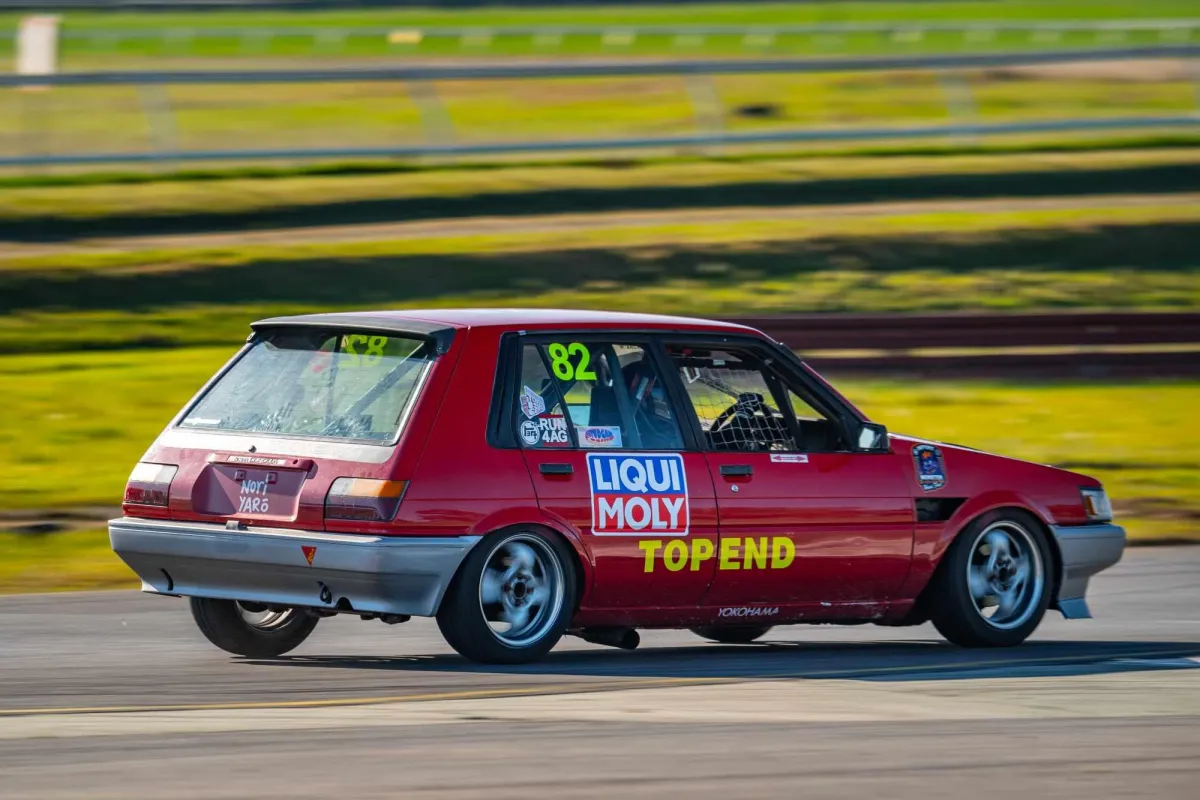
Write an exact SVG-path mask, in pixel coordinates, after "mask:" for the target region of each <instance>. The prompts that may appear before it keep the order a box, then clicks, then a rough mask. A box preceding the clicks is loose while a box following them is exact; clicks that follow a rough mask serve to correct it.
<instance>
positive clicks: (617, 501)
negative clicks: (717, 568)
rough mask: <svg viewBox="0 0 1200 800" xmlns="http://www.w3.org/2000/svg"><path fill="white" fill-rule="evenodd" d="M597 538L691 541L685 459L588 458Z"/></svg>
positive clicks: (674, 455) (599, 455) (602, 455)
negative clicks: (681, 538) (678, 538)
mask: <svg viewBox="0 0 1200 800" xmlns="http://www.w3.org/2000/svg"><path fill="white" fill-rule="evenodd" d="M587 467H588V482H589V483H590V485H591V494H592V533H594V534H595V535H597V536H644V535H648V534H649V535H655V536H687V534H688V522H689V519H690V509H689V508H688V490H687V476H686V474H685V473H684V471H683V456H681V455H679V454H678V453H671V454H665V453H664V454H662V455H624V454H620V455H619V454H616V453H611V454H610V453H588V455H587Z"/></svg>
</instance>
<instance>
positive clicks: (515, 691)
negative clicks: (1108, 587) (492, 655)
mask: <svg viewBox="0 0 1200 800" xmlns="http://www.w3.org/2000/svg"><path fill="white" fill-rule="evenodd" d="M1197 653H1200V643H1197V645H1196V647H1194V648H1175V649H1172V650H1151V651H1145V652H1122V653H1107V654H1089V655H1077V656H1047V657H1046V658H1034V659H1023V660H1019V661H1004V660H995V659H993V660H989V661H962V662H956V663H947V664H934V665H924V666H921V665H917V666H913V665H907V666H893V667H865V668H863V669H837V670H815V671H810V672H784V673H776V674H765V675H737V676H727V677H709V678H642V679H629V680H620V681H593V682H590V683H577V684H571V683H567V684H552V685H547V686H522V687H512V688H508V689H467V690H459V691H452V692H426V693H419V694H402V695H383V696H377V697H343V698H325V699H320V700H278V701H273V700H265V701H257V702H254V701H251V702H227V703H180V704H175V705H145V706H78V707H66V708H9V709H0V717H22V716H35V715H71V714H129V713H139V712H154V711H237V710H246V709H251V710H253V709H289V708H337V707H343V706H364V705H381V704H384V703H414V702H429V701H435V700H470V699H476V700H480V699H483V700H487V699H493V698H500V697H522V696H530V695H551V694H585V693H590V692H603V691H613V690H620V689H652V688H655V687H660V686H704V685H709V684H724V683H745V682H749V681H779V680H798V679H822V678H825V679H834V678H844V679H847V680H853V679H855V678H859V677H865V676H871V675H895V674H899V673H904V672H929V673H937V672H953V671H957V670H962V669H986V668H989V667H1036V666H1043V665H1048V664H1063V663H1072V662H1074V663H1091V662H1099V661H1107V660H1112V659H1119V658H1167V657H1172V656H1177V657H1185V656H1189V655H1194V654H1197Z"/></svg>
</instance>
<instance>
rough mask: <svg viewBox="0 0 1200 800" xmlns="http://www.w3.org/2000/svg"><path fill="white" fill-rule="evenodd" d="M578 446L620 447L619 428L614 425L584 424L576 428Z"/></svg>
mask: <svg viewBox="0 0 1200 800" xmlns="http://www.w3.org/2000/svg"><path fill="white" fill-rule="evenodd" d="M575 430H576V431H578V433H579V446H580V447H620V446H621V429H620V428H618V427H617V426H616V425H585V426H583V427H581V428H576V429H575Z"/></svg>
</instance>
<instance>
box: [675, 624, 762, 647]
mask: <svg viewBox="0 0 1200 800" xmlns="http://www.w3.org/2000/svg"><path fill="white" fill-rule="evenodd" d="M690 630H691V632H692V633H694V634H696V635H697V636H703V637H704V638H705V639H710V640H712V641H714V642H720V643H721V644H749V643H750V642H753V641H754V640H755V639H759V638H762V637H763V636H766V635H767V631H769V630H771V626H770V625H725V626H721V625H703V626H701V627H699V628H690Z"/></svg>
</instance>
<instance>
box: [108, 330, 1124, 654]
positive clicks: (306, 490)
mask: <svg viewBox="0 0 1200 800" xmlns="http://www.w3.org/2000/svg"><path fill="white" fill-rule="evenodd" d="M253 329H254V332H253V335H252V336H251V337H250V339H249V341H248V342H247V344H246V345H245V347H244V348H242V350H241V351H240V352H239V353H238V354H237V355H236V356H235V357H234V358H233V359H232V360H231V361H230V362H229V364H227V365H226V366H225V367H224V368H223V369H222V370H221V371H220V372H219V373H218V374H217V375H216V376H215V377H214V378H213V379H212V380H211V381H210V382H209V383H208V384H207V385H206V386H205V387H204V388H203V389H202V390H201V391H200V393H199V394H198V395H197V396H196V397H195V398H194V399H193V400H192V401H191V402H189V403H188V404H187V405H186V406H185V407H184V409H183V411H182V412H180V414H179V415H178V416H177V417H176V418H175V419H174V420H173V421H172V422H171V424H170V425H169V426H168V427H167V429H166V430H165V431H164V432H163V433H162V435H161V436H159V438H158V440H157V441H156V442H155V443H154V444H153V446H151V448H150V449H149V451H147V453H146V455H145V456H144V457H143V460H142V461H141V462H140V463H139V464H138V465H137V466H136V467H135V468H134V470H133V474H132V475H131V476H130V479H129V483H128V486H127V487H126V489H125V499H124V505H123V509H124V514H125V516H124V517H122V518H121V519H116V520H113V521H112V522H111V523H110V526H109V531H110V536H111V540H112V546H113V549H114V550H115V551H116V552H117V553H118V554H119V555H120V556H121V558H122V559H124V560H125V562H126V563H127V564H129V566H130V567H132V568H133V570H134V571H135V572H136V573H137V574H138V575H139V576H140V577H141V579H142V581H143V589H144V590H145V591H147V592H155V593H158V594H163V595H173V596H186V597H189V598H191V601H190V602H191V609H192V615H193V617H194V618H195V621H196V623H197V624H198V625H199V627H200V630H201V631H202V632H203V633H204V635H205V636H207V637H208V639H209V640H210V641H212V642H213V644H215V645H217V646H218V647H221V648H224V649H225V650H228V651H230V652H232V653H237V654H241V655H244V656H252V657H272V656H276V655H279V654H282V653H285V652H287V651H289V650H291V649H292V648H294V647H296V646H297V645H299V644H300V643H301V642H302V641H304V639H305V638H306V637H307V636H308V635H309V634H310V633H311V632H312V630H313V628H314V627H315V626H316V624H317V622H318V621H319V620H320V619H321V618H323V617H327V616H331V615H334V614H356V615H359V616H360V617H362V618H363V619H381V620H383V621H384V622H387V623H396V622H404V621H406V620H408V619H409V618H410V617H411V616H414V615H415V616H434V617H436V618H437V622H438V625H439V627H440V628H441V631H442V633H443V634H444V635H445V637H446V640H447V641H448V642H449V643H450V645H451V646H452V647H454V649H455V650H457V651H458V652H459V653H461V654H463V655H464V656H466V657H468V658H471V659H474V660H476V661H482V662H491V663H517V662H526V661H531V660H533V659H537V658H540V657H541V656H543V655H545V654H546V653H547V652H548V651H549V650H550V648H552V647H553V646H554V644H555V643H556V642H557V641H558V639H559V638H560V637H561V636H562V635H563V634H564V633H572V634H575V635H579V636H581V637H583V638H584V639H587V640H589V641H593V642H600V643H604V644H612V645H616V646H619V647H635V646H636V645H637V642H638V636H637V633H636V631H635V629H636V628H689V629H691V630H693V631H695V632H696V633H697V634H699V635H700V636H703V637H706V638H708V639H713V640H716V641H718V642H749V641H751V640H753V639H756V638H758V637H760V636H762V635H763V634H765V633H766V632H767V631H768V630H769V629H770V628H771V626H773V625H780V624H795V623H831V622H832V623H861V622H874V623H877V624H880V625H916V624H920V623H922V622H925V621H927V620H930V621H932V622H933V623H934V625H935V626H937V629H938V630H939V631H940V632H941V633H942V634H943V635H944V636H945V637H946V638H947V639H949V640H950V641H952V642H954V643H956V644H959V645H963V646H967V647H989V646H1007V645H1015V644H1018V643H1020V642H1021V641H1023V640H1024V639H1025V638H1026V637H1027V636H1029V635H1030V634H1031V633H1032V632H1033V630H1034V629H1035V628H1036V627H1037V625H1038V623H1039V622H1040V621H1041V619H1042V616H1043V614H1044V613H1045V612H1046V609H1047V608H1055V609H1057V610H1058V611H1060V612H1061V613H1062V614H1063V615H1064V616H1065V617H1068V618H1073V617H1086V616H1088V608H1087V604H1086V602H1085V600H1084V593H1085V590H1086V589H1087V584H1088V579H1089V578H1090V577H1091V576H1092V575H1094V574H1095V573H1097V572H1098V571H1100V570H1102V569H1104V568H1105V567H1108V566H1110V565H1111V564H1114V563H1116V562H1117V561H1118V560H1119V559H1120V557H1121V553H1122V551H1123V549H1124V544H1125V534H1124V531H1123V530H1122V529H1121V528H1119V527H1117V526H1115V525H1113V524H1111V518H1112V512H1111V509H1110V506H1109V501H1108V498H1107V496H1106V495H1105V493H1104V490H1103V489H1102V488H1101V486H1100V484H1099V483H1098V482H1097V481H1096V480H1095V479H1093V478H1089V477H1086V476H1084V475H1079V474H1076V473H1073V472H1068V471H1066V470H1062V469H1056V468H1053V467H1048V466H1042V465H1039V464H1031V463H1026V462H1023V461H1016V460H1013V459H1010V458H1004V457H1001V456H995V455H989V454H987V453H983V452H980V451H978V450H972V449H970V448H968V447H960V446H957V445H949V444H943V443H939V442H930V441H924V440H920V439H913V438H908V437H904V436H896V435H889V434H888V432H887V431H886V430H885V429H884V427H883V426H882V425H879V424H876V423H873V422H870V421H868V420H867V419H866V418H865V417H864V416H863V414H862V413H861V412H859V411H858V409H856V408H855V407H854V406H853V405H851V404H850V403H849V402H848V401H847V400H846V399H845V398H844V397H842V396H841V395H840V394H838V392H837V391H836V390H835V389H833V388H832V387H831V386H830V385H829V384H828V383H826V382H825V381H824V380H822V379H821V378H820V376H818V375H817V374H816V373H815V372H813V371H812V370H811V369H809V368H808V367H807V366H806V365H805V364H804V363H803V362H801V361H800V360H799V359H798V358H797V357H796V356H795V355H794V354H793V353H792V352H791V351H790V350H788V349H786V348H785V347H783V346H781V345H779V344H778V343H776V342H773V341H771V340H770V339H769V338H768V337H766V336H765V335H763V334H762V333H760V332H759V331H756V330H753V329H751V328H746V327H742V326H739V325H733V324H727V323H721V322H710V321H705V320H699V319H683V318H677V317H665V316H650V315H639V314H616V313H602V312H585V311H530V310H461V311H451V310H436V311H409V312H403V313H402V312H371V313H343V314H318V315H311V316H298V317H281V318H276V319H268V320H263V321H261V322H257V323H255V324H254V325H253Z"/></svg>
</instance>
